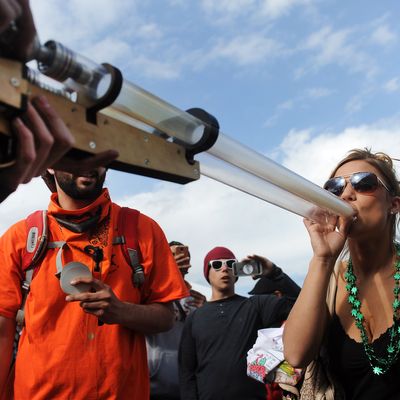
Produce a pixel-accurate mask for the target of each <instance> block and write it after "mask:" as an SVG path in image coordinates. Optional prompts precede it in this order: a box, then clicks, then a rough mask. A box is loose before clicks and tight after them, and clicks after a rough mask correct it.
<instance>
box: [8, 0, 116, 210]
mask: <svg viewBox="0 0 400 400" xmlns="http://www.w3.org/2000/svg"><path fill="white" fill-rule="evenodd" d="M0 1H1V0H0ZM12 125H13V129H14V133H15V135H16V138H17V142H18V143H17V155H16V160H15V163H14V164H13V165H12V166H10V167H7V168H4V169H0V202H1V201H3V200H4V199H5V198H6V197H7V196H8V195H9V194H10V193H12V192H14V191H15V190H16V188H17V187H18V185H19V184H20V183H27V182H29V181H30V180H31V179H32V178H33V177H35V176H40V175H41V174H42V173H44V171H45V170H46V168H49V167H54V168H56V169H58V170H62V171H67V172H72V173H74V172H75V171H78V170H79V171H84V170H90V169H93V168H96V167H99V166H106V165H107V164H109V163H110V162H111V161H113V160H114V159H115V158H116V157H118V153H117V152H116V151H114V150H109V151H105V152H103V153H99V154H97V155H95V156H92V157H88V158H86V159H83V160H80V161H79V162H76V161H74V160H71V159H69V158H68V157H64V155H65V154H66V153H67V152H68V150H70V148H71V147H72V146H73V144H74V142H75V140H74V138H73V136H72V134H71V132H70V131H69V129H68V128H67V127H66V125H65V124H64V122H63V121H62V119H61V118H60V117H59V116H58V115H57V113H56V112H55V110H54V109H53V108H52V107H51V106H50V104H49V103H48V101H47V100H46V98H45V97H44V96H40V97H38V98H35V99H33V102H32V103H29V104H28V109H27V112H26V114H25V115H24V116H23V118H16V119H15V120H14V121H13V122H12Z"/></svg>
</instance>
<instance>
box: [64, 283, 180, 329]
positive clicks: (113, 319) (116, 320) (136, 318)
mask: <svg viewBox="0 0 400 400" xmlns="http://www.w3.org/2000/svg"><path fill="white" fill-rule="evenodd" d="M78 283H88V284H89V285H91V287H92V290H95V292H85V293H79V294H73V295H72V294H71V295H69V296H67V297H66V299H65V300H66V301H68V302H74V301H79V303H80V306H81V307H82V309H83V311H84V312H86V313H88V314H92V315H94V316H95V317H97V318H99V320H100V321H101V322H105V323H106V324H120V325H122V326H124V327H126V328H128V329H132V330H135V331H137V332H141V333H144V334H152V333H159V332H164V331H167V330H169V329H171V328H172V325H173V323H174V310H173V305H172V302H169V303H151V304H133V303H128V302H125V301H121V300H120V299H119V298H118V297H117V296H116V295H115V293H114V292H113V290H112V289H111V288H110V286H108V285H107V284H105V283H104V282H102V281H99V280H98V279H94V278H78V279H74V280H73V281H71V284H72V285H76V284H78ZM132 290H134V289H133V287H132Z"/></svg>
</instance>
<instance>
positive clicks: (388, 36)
mask: <svg viewBox="0 0 400 400" xmlns="http://www.w3.org/2000/svg"><path fill="white" fill-rule="evenodd" d="M396 39H397V36H396V34H395V33H394V32H392V31H391V30H390V28H389V27H388V26H387V25H381V26H378V27H377V28H376V29H375V30H374V31H373V32H372V34H371V40H372V42H373V43H376V44H379V45H381V46H387V45H390V44H392V43H394V42H395V41H396Z"/></svg>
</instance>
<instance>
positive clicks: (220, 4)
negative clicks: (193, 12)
mask: <svg viewBox="0 0 400 400" xmlns="http://www.w3.org/2000/svg"><path fill="white" fill-rule="evenodd" d="M254 3H255V0H219V1H215V0H202V1H201V5H202V7H203V9H204V10H205V11H206V12H207V13H209V14H215V13H217V14H225V15H229V16H232V15H237V14H241V13H244V12H246V11H248V9H249V8H251V7H252V6H253V5H254Z"/></svg>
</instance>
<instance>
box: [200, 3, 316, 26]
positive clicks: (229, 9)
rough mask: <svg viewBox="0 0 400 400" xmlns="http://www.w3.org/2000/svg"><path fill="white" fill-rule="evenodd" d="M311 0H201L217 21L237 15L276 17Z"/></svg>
mask: <svg viewBox="0 0 400 400" xmlns="http://www.w3.org/2000/svg"><path fill="white" fill-rule="evenodd" d="M312 3H313V0H219V1H215V0H202V2H201V4H202V7H203V9H204V10H205V11H206V12H207V13H208V14H210V15H213V16H214V17H216V18H217V22H231V21H232V20H233V19H234V18H236V17H238V16H244V15H251V16H253V17H256V18H263V19H264V20H265V18H268V19H271V20H272V19H277V18H280V17H283V16H286V15H288V14H289V13H290V12H291V11H292V9H293V8H295V7H298V6H307V5H309V4H312Z"/></svg>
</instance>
